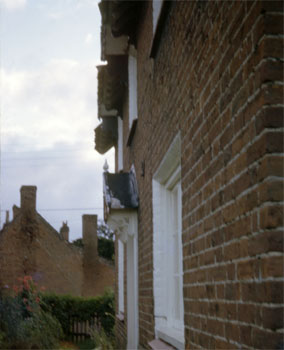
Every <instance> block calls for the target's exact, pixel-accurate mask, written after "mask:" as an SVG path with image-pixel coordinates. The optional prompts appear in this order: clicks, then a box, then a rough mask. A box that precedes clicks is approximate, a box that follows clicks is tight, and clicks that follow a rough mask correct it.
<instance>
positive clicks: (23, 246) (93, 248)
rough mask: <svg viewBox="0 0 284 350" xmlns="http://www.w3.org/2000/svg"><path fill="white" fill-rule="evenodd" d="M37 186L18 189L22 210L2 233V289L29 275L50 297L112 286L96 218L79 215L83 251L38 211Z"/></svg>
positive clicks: (64, 229) (64, 230)
mask: <svg viewBox="0 0 284 350" xmlns="http://www.w3.org/2000/svg"><path fill="white" fill-rule="evenodd" d="M36 189H37V188H36V187H35V186H22V188H21V207H20V208H18V207H16V206H14V207H13V212H14V217H13V220H12V221H11V222H7V223H6V224H5V225H4V227H3V229H2V230H1V231H0V287H3V286H5V285H8V286H9V287H12V286H13V285H17V284H18V283H19V281H18V278H20V277H24V276H25V275H30V276H32V277H33V280H34V281H36V282H37V283H38V284H39V286H42V287H45V288H46V290H47V291H49V292H55V293H59V294H73V295H83V296H94V295H98V294H102V293H103V292H104V289H105V288H106V287H113V283H114V269H113V268H112V267H111V266H109V264H106V263H105V262H104V261H103V260H102V259H100V258H99V257H98V254H97V216H96V215H83V243H84V249H81V248H78V247H76V246H74V245H73V244H71V243H69V242H68V239H69V228H68V226H67V224H66V223H64V224H63V227H62V228H61V230H60V233H58V232H57V231H56V230H55V229H54V228H53V227H52V226H51V225H50V224H49V223H48V222H47V221H46V220H45V219H44V218H43V217H42V216H41V215H40V214H39V213H38V212H37V211H36Z"/></svg>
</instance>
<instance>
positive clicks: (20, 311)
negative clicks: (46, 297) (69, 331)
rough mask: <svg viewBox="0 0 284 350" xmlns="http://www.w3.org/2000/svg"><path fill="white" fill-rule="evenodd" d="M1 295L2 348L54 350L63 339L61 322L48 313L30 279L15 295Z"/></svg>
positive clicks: (0, 324) (23, 280)
mask: <svg viewBox="0 0 284 350" xmlns="http://www.w3.org/2000/svg"><path fill="white" fill-rule="evenodd" d="M9 292H10V293H8V292H6V293H4V292H3V291H2V292H1V294H0V348H1V349H51V348H56V347H57V345H58V341H59V339H60V337H61V336H62V330H61V326H60V323H59V322H58V321H57V320H56V319H55V318H54V317H52V315H51V314H49V313H48V312H46V311H45V310H44V309H43V308H44V305H43V302H42V300H41V297H40V293H39V292H38V290H37V288H36V285H35V284H34V283H33V281H32V278H31V277H30V276H25V277H24V278H23V279H21V285H20V287H15V289H14V292H13V293H12V292H11V291H9Z"/></svg>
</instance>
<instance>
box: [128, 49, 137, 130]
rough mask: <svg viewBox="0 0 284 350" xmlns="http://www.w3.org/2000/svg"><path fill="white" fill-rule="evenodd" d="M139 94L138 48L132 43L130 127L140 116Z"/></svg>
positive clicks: (129, 93)
mask: <svg viewBox="0 0 284 350" xmlns="http://www.w3.org/2000/svg"><path fill="white" fill-rule="evenodd" d="M137 94H138V93H137V58H136V49H135V48H134V46H133V45H131V46H130V48H129V55H128V96H129V129H131V127H132V124H133V121H134V120H135V119H137V118H138V105H137Z"/></svg>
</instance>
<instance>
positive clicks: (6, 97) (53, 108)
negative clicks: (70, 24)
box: [1, 60, 97, 146]
mask: <svg viewBox="0 0 284 350" xmlns="http://www.w3.org/2000/svg"><path fill="white" fill-rule="evenodd" d="M1 78H2V79H1V80H2V82H1V85H2V88H1V90H2V132H3V134H4V138H9V137H13V136H15V135H17V136H18V137H19V138H22V137H26V136H27V125H28V134H29V135H30V138H31V139H32V142H33V143H35V145H37V144H38V145H42V144H44V145H46V146H48V145H49V146H50V145H53V144H54V143H56V142H59V141H61V142H62V141H68V140H73V142H76V140H80V138H81V137H82V134H84V133H85V132H86V131H88V130H89V132H90V137H92V136H91V133H92V129H93V127H94V126H95V123H97V121H96V119H97V118H96V108H97V103H96V98H97V93H96V85H97V83H96V69H95V65H94V64H93V63H92V62H91V63H89V64H80V63H78V62H77V61H74V60H52V61H50V62H49V63H48V64H47V65H46V66H44V67H42V68H41V69H38V70H33V71H7V70H4V69H2V71H1Z"/></svg>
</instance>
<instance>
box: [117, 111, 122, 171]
mask: <svg viewBox="0 0 284 350" xmlns="http://www.w3.org/2000/svg"><path fill="white" fill-rule="evenodd" d="M117 129H118V142H117V170H118V171H120V170H123V120H122V119H121V118H120V117H118V120H117Z"/></svg>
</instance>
